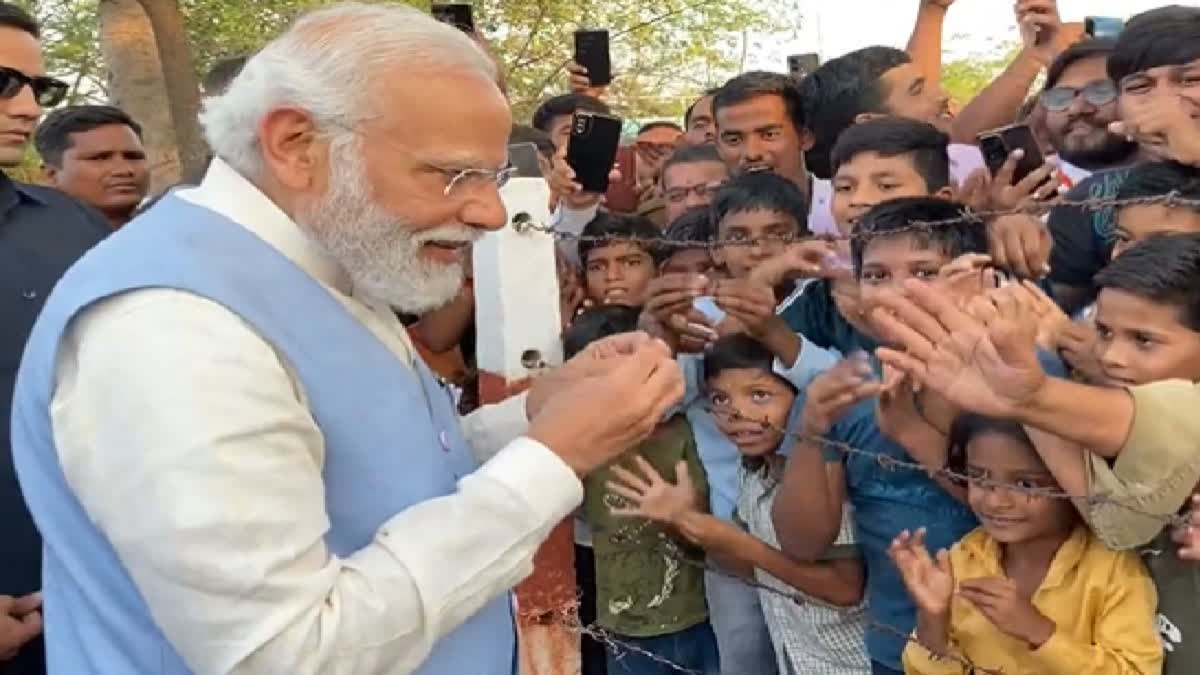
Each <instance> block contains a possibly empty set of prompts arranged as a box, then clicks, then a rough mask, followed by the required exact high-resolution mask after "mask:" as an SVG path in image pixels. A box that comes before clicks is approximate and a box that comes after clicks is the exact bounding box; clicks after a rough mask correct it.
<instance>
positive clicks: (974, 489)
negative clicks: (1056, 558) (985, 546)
mask: <svg viewBox="0 0 1200 675" xmlns="http://www.w3.org/2000/svg"><path fill="white" fill-rule="evenodd" d="M967 475H968V476H970V477H971V478H972V479H975V480H982V481H995V482H996V483H1005V484H1009V485H1014V486H1016V487H1017V488H1018V489H1019V488H1032V489H1056V488H1057V487H1058V483H1056V482H1055V480H1054V477H1053V476H1051V475H1050V471H1049V470H1048V469H1046V465H1045V464H1043V463H1042V460H1041V459H1040V458H1039V457H1038V455H1037V452H1036V451H1035V450H1034V449H1033V448H1031V447H1029V445H1027V444H1025V443H1023V442H1021V441H1019V440H1017V439H1015V438H1012V437H1010V436H1008V435H1007V434H1002V433H997V432H983V433H980V434H978V435H976V436H975V437H974V438H972V439H971V441H970V442H969V443H968V444H967ZM967 502H968V503H969V504H970V505H971V510H973V511H974V512H975V515H976V516H978V518H979V522H980V524H982V525H983V527H984V528H985V529H986V530H987V532H988V534H990V535H992V537H993V538H994V539H995V540H996V541H998V542H1000V543H1002V544H1014V543H1019V542H1024V541H1030V540H1033V539H1038V538H1041V537H1046V536H1055V535H1060V534H1062V533H1064V532H1069V531H1070V529H1071V528H1072V527H1073V526H1074V523H1075V520H1074V514H1073V511H1072V509H1074V507H1073V506H1072V505H1071V503H1070V502H1069V501H1067V500H1065V499H1050V498H1045V497H1034V496H1031V495H1028V494H1021V493H1020V492H1018V491H1016V490H1011V489H1006V488H1003V487H992V486H991V485H980V484H978V483H976V482H971V483H970V484H969V485H968V487H967Z"/></svg>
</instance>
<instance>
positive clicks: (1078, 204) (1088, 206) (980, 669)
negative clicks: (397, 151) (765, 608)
mask: <svg viewBox="0 0 1200 675" xmlns="http://www.w3.org/2000/svg"><path fill="white" fill-rule="evenodd" d="M1130 206H1166V207H1168V208H1188V209H1194V210H1197V211H1200V200H1194V199H1186V198H1183V197H1181V196H1180V194H1179V193H1178V192H1170V193H1167V194H1164V195H1157V196H1148V197H1135V198H1128V199H1115V198H1114V199H1084V200H1065V199H1060V200H1056V201H1054V202H1051V203H1048V204H1043V205H1039V206H1037V207H1036V208H1018V209H1011V210H993V211H971V210H970V209H965V210H964V211H963V214H962V215H961V216H959V217H956V218H946V219H941V220H934V221H913V222H912V223H910V224H909V226H908V227H907V228H903V229H899V230H890V231H889V232H888V235H889V236H894V235H895V234H897V233H903V232H928V231H930V230H931V229H933V228H938V227H949V226H954V225H959V224H967V223H985V222H987V221H990V220H993V219H996V218H1000V217H1004V216H1015V215H1031V214H1038V213H1044V212H1046V211H1047V210H1049V209H1050V208H1079V209H1083V210H1086V211H1103V210H1109V209H1119V208H1125V207H1130ZM513 227H514V229H516V230H517V231H518V232H538V233H543V234H549V235H551V236H553V237H554V239H556V240H559V241H571V242H576V243H583V242H587V243H610V242H619V243H635V244H646V245H650V246H659V247H666V248H687V249H695V248H697V247H698V246H707V247H709V248H718V247H725V246H753V245H757V244H760V243H785V244H788V243H801V242H805V241H814V240H824V241H838V240H854V239H860V238H862V239H865V238H870V237H871V236H872V235H871V234H870V233H852V234H850V235H802V236H796V237H762V238H754V239H741V240H727V241H712V242H708V243H705V244H701V243H698V242H694V241H678V240H673V239H668V238H666V237H654V238H647V237H627V236H620V235H606V236H586V235H581V234H577V233H574V232H565V231H561V230H558V229H556V228H554V227H552V226H548V225H543V224H538V223H533V222H528V221H526V222H521V223H514V225H513ZM708 412H710V413H712V414H724V415H729V416H731V417H734V418H737V419H741V420H743V421H752V422H755V423H757V424H761V425H763V427H764V430H767V431H770V432H773V433H776V434H781V435H783V436H784V437H789V438H791V439H792V440H794V441H796V442H798V443H807V444H813V445H819V446H821V447H823V448H829V449H832V450H835V451H837V452H839V453H841V454H843V455H845V456H847V457H850V456H859V457H865V458H867V459H869V460H871V461H874V462H877V463H878V464H879V465H880V467H882V468H884V469H887V470H890V471H900V470H908V471H919V472H921V473H925V474H926V475H928V476H930V477H942V478H945V479H947V480H949V481H952V482H953V483H956V484H959V485H967V484H974V485H977V486H980V487H983V488H986V489H1003V490H1007V491H1011V492H1013V493H1018V494H1022V495H1025V496H1027V497H1030V498H1038V499H1063V500H1069V501H1073V502H1079V503H1086V504H1087V505H1089V506H1092V507H1095V506H1101V505H1103V506H1109V507H1115V508H1120V509H1124V510H1127V511H1129V512H1131V513H1133V514H1136V515H1139V516H1142V517H1145V518H1148V519H1152V520H1155V521H1158V522H1160V523H1162V524H1163V526H1164V527H1170V528H1177V527H1186V526H1188V524H1189V517H1188V516H1187V515H1184V514H1181V513H1151V512H1148V511H1146V510H1145V509H1143V508H1142V507H1140V506H1138V505H1136V504H1131V503H1126V502H1124V501H1122V500H1119V499H1116V498H1114V497H1111V496H1109V495H1104V494H1092V495H1072V494H1068V493H1066V492H1064V491H1062V490H1061V489H1058V488H1049V487H1033V486H1023V485H1016V484H1012V483H1006V482H1002V481H995V480H991V479H987V478H982V477H979V476H971V475H968V474H966V473H962V472H958V471H955V470H953V469H950V468H949V467H942V468H931V467H927V466H925V465H922V464H920V463H917V462H909V461H905V460H901V459H898V458H897V457H894V456H892V455H888V454H884V453H879V452H873V451H870V450H864V449H862V448H856V447H854V446H852V445H850V444H847V443H844V442H841V441H837V440H833V439H829V438H825V437H822V436H812V435H806V434H800V433H796V432H791V431H787V430H783V429H778V428H775V427H772V426H771V425H769V424H766V423H763V422H762V421H760V420H747V419H746V418H744V417H741V416H740V415H738V414H737V413H736V412H730V411H724V410H715V409H709V411H708ZM1135 487H1136V486H1135ZM908 506H911V507H912V508H918V509H919V508H921V507H920V505H918V504H912V505H908ZM649 524H650V521H646V520H643V521H641V522H640V523H639V524H637V525H634V526H633V527H631V528H625V529H622V530H619V531H618V532H617V533H616V534H614V535H613V536H615V537H623V538H625V539H626V540H627V539H629V538H632V537H637V536H640V535H641V533H642V532H643V531H644V530H645V529H646V527H647V526H648V525H649ZM658 539H659V540H660V541H659V543H658V545H657V549H656V550H658V552H659V553H660V554H662V555H666V556H669V557H671V558H672V559H673V560H675V561H677V562H679V563H682V564H686V565H689V566H692V567H697V568H700V569H703V570H704V571H706V572H711V573H714V574H718V575H721V576H723V577H728V578H731V579H736V580H738V581H740V582H742V583H743V584H745V585H747V586H749V587H752V588H754V589H756V590H758V591H762V592H766V593H771V594H774V595H779V596H781V597H784V598H786V599H788V600H790V601H792V602H797V603H803V602H807V601H806V600H805V599H804V598H803V596H802V595H800V594H798V593H789V592H786V591H782V590H779V589H777V588H775V587H774V586H771V585H768V584H764V583H762V582H759V581H758V580H756V579H752V578H747V577H744V576H741V575H735V574H731V573H729V572H727V571H725V570H722V569H720V568H719V567H716V566H714V565H711V564H709V563H708V562H707V561H706V560H702V559H695V558H692V557H690V556H688V555H686V554H685V553H683V552H682V551H681V550H680V548H679V547H678V546H677V545H676V544H675V543H674V542H673V541H672V540H671V539H670V538H669V537H666V536H665V535H661V534H660V535H658ZM574 616H576V617H577V616H578V615H577V613H575V614H574ZM864 621H865V624H866V626H867V628H869V629H871V630H875V631H880V632H884V633H887V634H890V635H892V636H894V637H897V638H900V639H902V640H904V641H906V642H913V643H916V644H918V645H919V646H921V647H923V648H924V649H926V650H927V651H929V652H930V653H933V654H935V656H936V657H937V658H940V659H943V660H949V661H953V662H955V663H957V664H959V665H961V666H962V667H963V668H964V669H965V671H966V672H967V673H970V674H972V675H976V674H977V675H1004V674H1003V673H1002V672H1001V671H998V670H994V669H989V668H986V667H984V666H981V665H979V664H976V663H974V662H972V661H971V660H970V659H969V658H968V657H967V656H966V655H965V654H961V653H956V652H952V653H938V652H937V650H934V649H931V648H930V646H928V645H924V644H921V643H920V641H919V640H917V638H916V636H915V635H914V634H912V633H910V632H907V631H904V630H901V629H898V628H896V627H894V626H889V625H886V624H880V623H878V622H874V621H871V620H869V619H864ZM565 623H568V624H572V622H570V621H567V622H565ZM567 627H568V628H570V629H572V630H573V631H574V632H576V633H578V634H579V635H581V636H588V637H591V638H592V639H594V640H596V641H597V642H599V643H600V644H602V645H604V646H605V647H606V649H608V650H610V651H613V652H614V653H615V654H620V653H622V652H626V653H635V654H638V655H640V656H642V657H645V658H648V659H650V660H652V661H654V662H656V663H660V664H662V665H665V666H668V667H670V668H671V669H673V670H675V671H677V672H680V673H693V672H695V671H692V670H689V669H687V668H686V667H684V666H681V665H679V664H675V663H673V662H671V661H669V660H668V659H665V658H663V657H662V656H659V655H657V654H654V653H652V652H650V651H648V650H645V649H643V648H641V647H639V646H637V645H634V644H630V643H628V642H626V641H623V640H621V639H620V637H619V636H615V635H613V634H612V633H611V632H609V631H607V630H605V629H604V628H603V627H601V626H598V625H595V624H593V625H589V626H584V625H582V624H581V623H580V622H579V621H578V620H577V618H576V619H575V620H574V621H573V625H568V626H567Z"/></svg>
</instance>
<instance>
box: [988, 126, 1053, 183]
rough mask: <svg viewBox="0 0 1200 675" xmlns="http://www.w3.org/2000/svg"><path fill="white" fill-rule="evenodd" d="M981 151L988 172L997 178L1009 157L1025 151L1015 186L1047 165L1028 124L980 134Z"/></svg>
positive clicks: (1016, 172)
mask: <svg viewBox="0 0 1200 675" xmlns="http://www.w3.org/2000/svg"><path fill="white" fill-rule="evenodd" d="M977 138H978V141H979V150H980V151H981V152H982V153H983V161H984V163H985V164H986V165H987V168H988V171H990V172H991V173H992V175H993V176H995V175H996V174H997V173H999V172H1000V167H1002V166H1004V162H1006V161H1008V156H1009V155H1011V154H1012V153H1013V152H1014V151H1016V150H1018V149H1019V150H1023V151H1024V153H1025V156H1024V157H1022V158H1021V160H1020V161H1019V162H1017V169H1016V171H1015V172H1013V185H1016V184H1017V183H1020V182H1021V181H1023V180H1025V177H1026V176H1028V175H1029V174H1031V173H1033V172H1034V171H1037V170H1038V169H1040V168H1041V167H1042V165H1043V164H1045V163H1046V159H1045V158H1044V157H1042V151H1041V149H1039V148H1038V144H1037V139H1036V138H1034V137H1033V131H1031V130H1030V129H1029V125H1027V124H1012V125H1009V126H1007V127H1001V128H999V129H992V130H991V131H985V132H983V133H982V134H979V136H978V137H977Z"/></svg>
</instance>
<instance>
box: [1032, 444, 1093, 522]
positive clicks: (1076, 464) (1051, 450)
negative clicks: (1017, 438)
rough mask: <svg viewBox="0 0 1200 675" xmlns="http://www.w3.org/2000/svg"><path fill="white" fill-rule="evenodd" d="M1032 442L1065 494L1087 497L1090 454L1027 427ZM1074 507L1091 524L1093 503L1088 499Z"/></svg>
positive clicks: (1074, 445)
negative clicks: (1088, 459) (1088, 456)
mask: <svg viewBox="0 0 1200 675" xmlns="http://www.w3.org/2000/svg"><path fill="white" fill-rule="evenodd" d="M1025 433H1027V434H1029V440H1031V441H1033V447H1034V449H1036V450H1037V453H1038V455H1040V456H1041V458H1042V462H1043V463H1044V464H1045V465H1046V468H1047V469H1049V470H1050V475H1051V476H1054V480H1055V482H1057V483H1058V485H1059V487H1060V488H1062V491H1063V492H1065V493H1066V494H1069V495H1076V496H1079V497H1086V496H1087V494H1088V477H1087V471H1088V470H1087V453H1086V451H1085V450H1084V449H1083V448H1082V447H1080V446H1079V445H1077V444H1075V443H1072V442H1070V441H1068V440H1064V439H1062V438H1059V437H1058V436H1055V435H1054V434H1050V433H1047V432H1045V431H1042V430H1041V429H1035V428H1033V427H1029V426H1027V427H1025ZM1073 502H1074V504H1075V508H1076V509H1077V510H1078V511H1079V514H1080V515H1082V516H1083V518H1084V520H1087V521H1089V522H1090V521H1091V504H1089V503H1088V501H1087V499H1075V500H1073Z"/></svg>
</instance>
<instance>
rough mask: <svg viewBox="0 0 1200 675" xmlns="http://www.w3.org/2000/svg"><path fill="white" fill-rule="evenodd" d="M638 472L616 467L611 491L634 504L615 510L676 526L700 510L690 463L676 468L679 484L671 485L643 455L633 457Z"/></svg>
mask: <svg viewBox="0 0 1200 675" xmlns="http://www.w3.org/2000/svg"><path fill="white" fill-rule="evenodd" d="M633 463H634V470H630V469H626V468H625V467H623V466H619V465H617V466H613V467H612V474H613V479H612V480H610V481H609V482H608V485H607V487H608V491H609V492H611V493H613V494H615V495H617V496H618V497H621V498H622V499H624V500H625V501H626V502H628V503H629V504H630V505H629V506H626V507H618V508H613V509H611V511H612V514H613V515H614V516H618V517H625V518H647V519H649V520H654V521H657V522H660V523H665V524H668V525H670V524H674V523H677V522H679V520H680V519H681V518H682V517H683V516H684V515H686V514H688V513H691V512H694V511H698V510H699V502H698V500H699V493H698V492H697V491H696V487H695V485H693V484H692V478H691V475H690V474H689V473H688V465H687V462H679V463H678V464H676V465H675V482H674V483H669V482H667V481H666V480H665V479H664V478H663V477H662V475H661V474H659V473H658V471H657V470H656V469H655V468H654V466H653V465H651V464H650V462H647V461H646V460H645V458H643V457H642V456H641V455H636V456H635V457H634V458H633Z"/></svg>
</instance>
